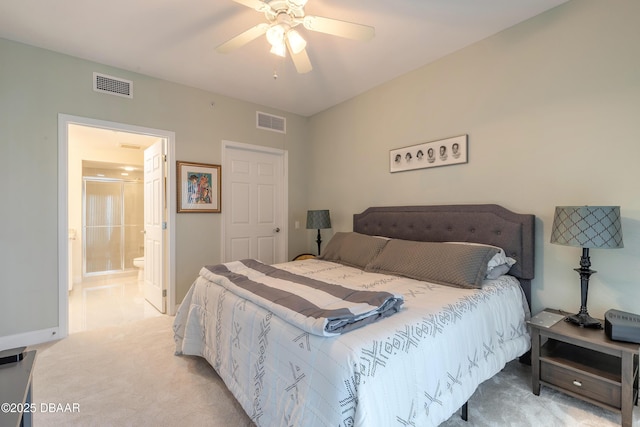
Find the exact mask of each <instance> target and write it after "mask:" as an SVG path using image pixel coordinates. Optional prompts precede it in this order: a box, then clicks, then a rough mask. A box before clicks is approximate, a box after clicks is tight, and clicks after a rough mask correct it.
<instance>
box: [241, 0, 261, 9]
mask: <svg viewBox="0 0 640 427" xmlns="http://www.w3.org/2000/svg"><path fill="white" fill-rule="evenodd" d="M233 1H234V2H236V3H240V4H241V5H244V6H247V7H250V8H251V9H255V10H262V8H264V6H265V3H264V2H263V1H261V0H233Z"/></svg>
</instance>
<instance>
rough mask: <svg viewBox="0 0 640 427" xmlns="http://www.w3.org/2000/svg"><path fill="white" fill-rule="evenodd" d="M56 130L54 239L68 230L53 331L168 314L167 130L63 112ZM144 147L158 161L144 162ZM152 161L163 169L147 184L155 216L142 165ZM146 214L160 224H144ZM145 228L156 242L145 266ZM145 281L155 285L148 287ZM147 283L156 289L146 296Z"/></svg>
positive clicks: (170, 138)
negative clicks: (157, 247) (56, 216)
mask: <svg viewBox="0 0 640 427" xmlns="http://www.w3.org/2000/svg"><path fill="white" fill-rule="evenodd" d="M59 129H60V135H59V145H60V149H61V153H60V174H59V175H60V178H61V179H60V182H59V186H60V190H61V191H60V197H59V199H60V206H61V210H62V207H66V212H65V215H62V212H61V214H60V222H61V223H62V222H63V220H64V225H63V224H60V230H61V233H60V235H61V238H60V240H62V234H63V233H62V230H64V231H65V233H64V234H65V236H64V237H67V236H68V239H67V241H66V246H67V249H66V251H64V252H63V251H61V252H60V269H61V275H60V278H61V280H60V285H59V286H60V288H61V289H60V325H61V326H63V325H65V326H66V327H64V328H62V327H61V330H65V331H67V332H69V333H73V332H79V331H82V330H88V329H95V328H99V327H103V326H111V325H115V324H122V323H126V322H129V321H134V320H138V319H141V318H145V317H150V316H154V315H159V314H161V313H163V312H169V314H173V311H174V310H175V309H174V307H175V303H174V299H175V289H174V287H175V285H174V280H173V274H174V273H173V271H174V267H173V265H174V261H173V260H174V251H173V234H174V233H173V227H172V226H171V225H172V224H174V219H175V216H174V214H173V213H174V212H175V204H174V203H172V198H170V197H167V195H168V194H174V191H175V188H174V186H173V185H171V183H173V182H174V179H173V178H172V177H173V176H174V173H175V168H172V167H169V165H172V164H173V163H174V162H173V161H171V159H172V157H173V146H174V139H175V136H174V134H173V133H172V132H167V131H163V130H157V129H149V128H141V127H137V126H132V125H127V124H121V123H113V122H105V121H99V120H94V119H87V118H81V117H74V116H66V115H60V118H59ZM150 147H153V149H152V148H150ZM158 147H160V148H158ZM62 151H64V153H65V154H64V155H63V153H62ZM145 152H146V153H147V155H148V153H149V152H152V153H154V155H156V157H157V158H159V159H160V161H158V160H157V159H156V160H155V161H153V159H151V160H150V161H149V159H147V158H146V157H145ZM152 163H154V164H158V163H162V164H163V165H164V167H163V168H162V171H161V175H162V176H160V177H158V176H157V172H156V178H155V182H152V183H151V184H150V185H153V186H155V189H154V191H156V194H158V193H160V194H161V197H160V198H159V199H158V198H156V201H155V205H154V203H153V202H152V203H151V205H153V206H154V207H153V209H156V210H159V212H160V214H158V212H156V213H155V214H154V215H149V214H148V212H150V211H151V207H150V205H149V204H148V203H147V199H148V197H147V196H146V195H145V193H147V191H148V188H147V184H148V182H147V181H148V180H149V179H150V178H149V177H148V176H147V175H146V171H145V168H147V167H148V165H149V164H152ZM63 175H64V179H63ZM167 186H169V187H171V188H167ZM158 189H159V190H158ZM62 190H65V191H62ZM141 197H142V199H143V201H141V200H140V198H141ZM63 199H65V200H63ZM158 200H159V202H158ZM148 217H153V218H160V222H159V223H158V224H149V223H148V221H147V218H148ZM147 230H150V231H152V233H151V234H153V235H155V236H157V235H158V230H160V231H159V235H160V238H159V240H160V244H161V245H162V247H163V249H162V250H161V251H160V256H157V257H156V258H157V259H154V260H153V263H152V265H153V268H151V269H150V268H146V267H147V265H148V262H147V261H148V260H147V259H146V258H149V257H147V256H145V255H148V254H146V253H145V252H146V251H145V249H144V248H145V243H146V242H147V240H148V239H147V236H148V235H147ZM156 244H157V242H156ZM61 246H63V245H61ZM154 247H155V245H154ZM154 253H155V254H157V252H155V251H154ZM64 255H66V256H64ZM63 258H64V259H63ZM62 270H64V271H66V273H67V274H66V280H62V277H63V276H64V274H63V273H62ZM152 270H158V271H155V272H154V271H152ZM152 281H155V285H153V286H149V284H150V283H151V282H152ZM63 288H64V289H63ZM149 289H151V291H152V292H156V291H157V293H158V295H155V296H153V295H152V296H150V295H149V294H148V292H149ZM147 300H150V301H152V302H153V304H154V305H155V306H156V307H154V306H153V305H151V304H150V303H149V302H148V301H147Z"/></svg>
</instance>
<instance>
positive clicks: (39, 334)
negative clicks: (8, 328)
mask: <svg viewBox="0 0 640 427" xmlns="http://www.w3.org/2000/svg"><path fill="white" fill-rule="evenodd" d="M62 338H64V337H63V336H61V335H60V331H59V328H58V327H55V328H49V329H41V330H39V331H31V332H25V333H22V334H15V335H7V336H4V337H0V351H1V350H6V349H9V348H16V347H23V346H24V347H26V346H30V345H36V344H42V343H45V342H48V341H55V340H59V339H62Z"/></svg>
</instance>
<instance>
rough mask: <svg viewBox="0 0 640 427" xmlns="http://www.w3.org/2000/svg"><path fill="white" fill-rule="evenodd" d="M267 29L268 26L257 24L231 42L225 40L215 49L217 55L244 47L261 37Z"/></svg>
mask: <svg viewBox="0 0 640 427" xmlns="http://www.w3.org/2000/svg"><path fill="white" fill-rule="evenodd" d="M268 29H269V24H267V23H262V24H258V25H256V26H255V27H252V28H249V29H248V30H247V31H245V32H244V33H240V34H238V35H237V36H235V37H234V38H232V39H231V40H227V41H226V42H224V43H222V44H221V45H220V46H218V47H217V48H216V51H217V52H218V53H228V52H231V51H232V50H234V49H237V48H239V47H242V46H244V45H245V44H247V43H249V42H250V41H252V40H255V39H257V38H258V37H260V36H261V35H263V34H264V33H266V32H267V30H268Z"/></svg>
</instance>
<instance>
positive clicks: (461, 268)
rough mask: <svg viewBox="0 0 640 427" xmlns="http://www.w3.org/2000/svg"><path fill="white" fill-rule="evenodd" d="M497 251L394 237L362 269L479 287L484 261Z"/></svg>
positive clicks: (484, 266)
mask: <svg viewBox="0 0 640 427" xmlns="http://www.w3.org/2000/svg"><path fill="white" fill-rule="evenodd" d="M498 251H499V250H498V249H497V248H495V247H489V246H472V245H457V244H449V243H436V242H414V241H409V240H399V239H394V240H390V241H389V242H388V243H387V244H386V245H385V247H384V248H383V249H382V252H380V255H378V256H377V257H376V258H375V259H374V260H372V261H371V262H370V263H369V264H368V265H367V266H366V267H365V271H371V272H374V273H383V274H395V275H400V276H405V277H409V278H412V279H416V280H423V281H425V282H432V283H439V284H442V285H449V286H456V287H461V288H480V287H481V286H482V280H483V279H484V277H485V274H486V272H487V263H488V262H489V260H490V259H491V258H492V257H493V256H494V255H495V254H496V253H498Z"/></svg>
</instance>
